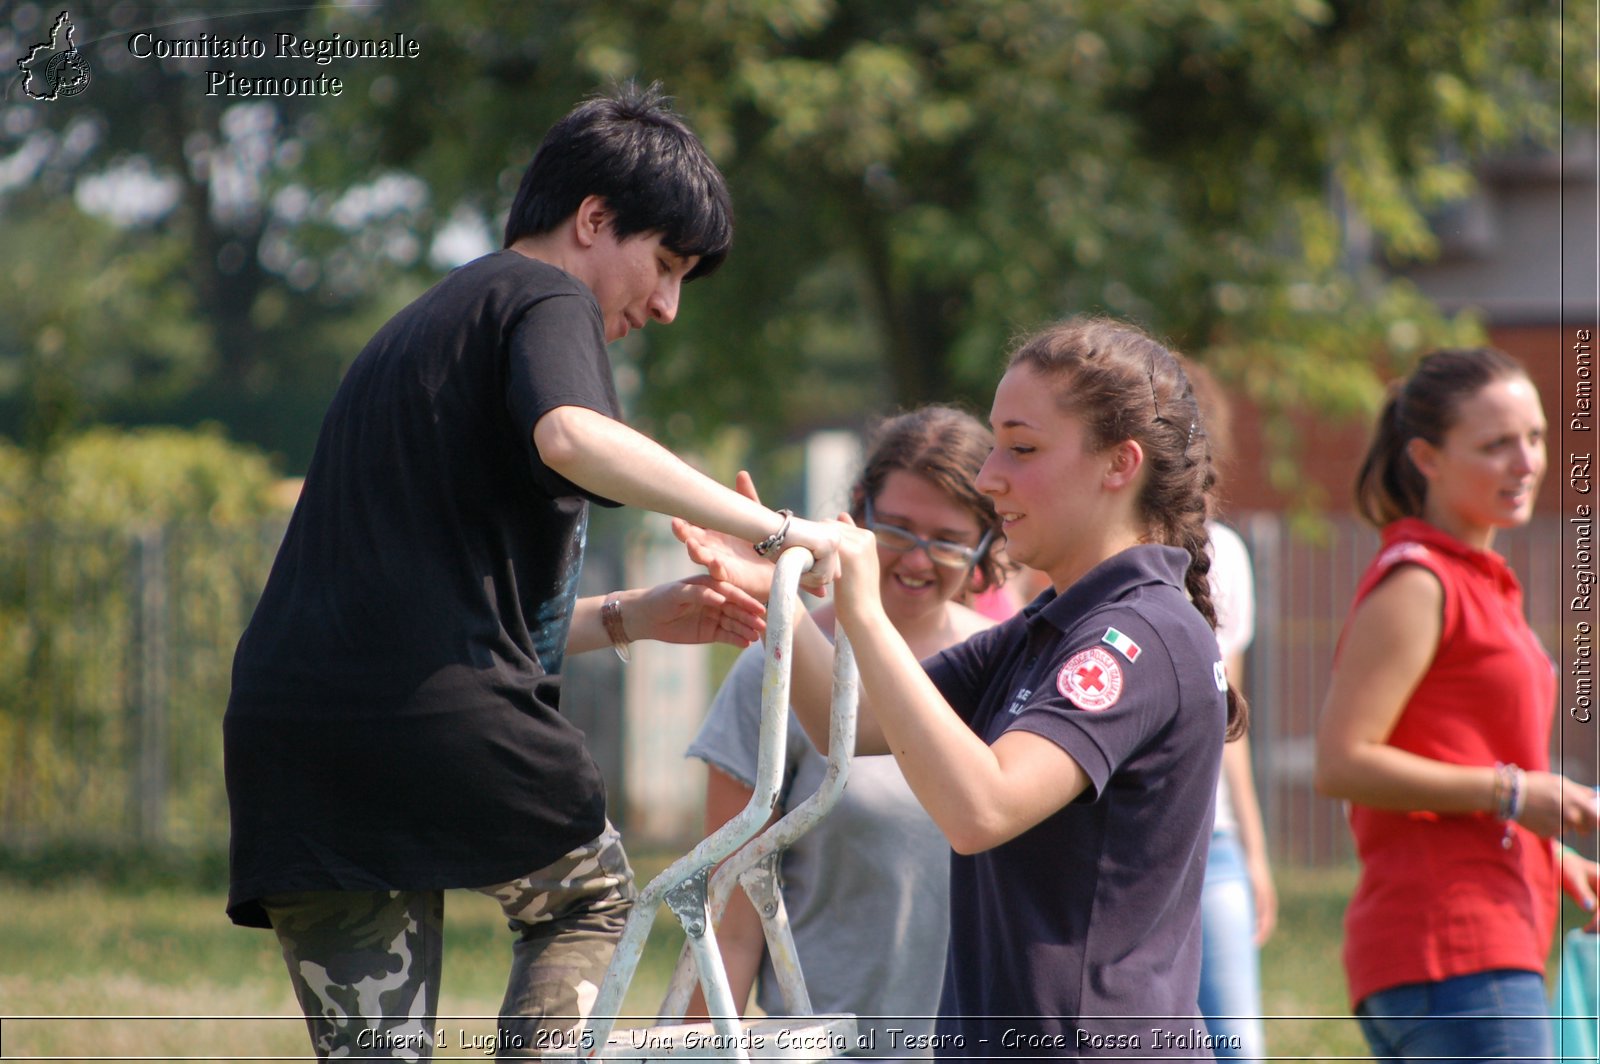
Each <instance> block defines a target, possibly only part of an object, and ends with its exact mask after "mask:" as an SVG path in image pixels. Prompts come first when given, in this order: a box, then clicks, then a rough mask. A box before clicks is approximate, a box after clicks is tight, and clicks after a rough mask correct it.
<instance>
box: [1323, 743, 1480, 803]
mask: <svg viewBox="0 0 1600 1064" xmlns="http://www.w3.org/2000/svg"><path fill="white" fill-rule="evenodd" d="M1316 786H1317V790H1318V791H1319V792H1321V793H1322V794H1324V795H1326V796H1327V797H1329V798H1340V799H1343V800H1345V801H1349V802H1355V803H1357V804H1358V805H1365V806H1370V807H1371V808H1374V809H1387V810H1392V811H1395V812H1418V811H1422V812H1431V813H1487V812H1493V811H1494V809H1495V801H1494V798H1495V772H1494V769H1493V768H1492V767H1489V766H1476V765H1454V764H1450V763H1448V762H1444V761H1435V760H1433V759H1432V758H1428V757H1423V756H1421V755H1420V754H1414V753H1411V752H1410V751H1409V750H1401V749H1399V748H1398V747H1394V746H1390V745H1388V744H1387V743H1379V742H1370V741H1368V742H1356V743H1352V744H1350V745H1349V746H1345V747H1338V748H1332V749H1329V748H1320V747H1319V749H1318V752H1317V772H1316Z"/></svg>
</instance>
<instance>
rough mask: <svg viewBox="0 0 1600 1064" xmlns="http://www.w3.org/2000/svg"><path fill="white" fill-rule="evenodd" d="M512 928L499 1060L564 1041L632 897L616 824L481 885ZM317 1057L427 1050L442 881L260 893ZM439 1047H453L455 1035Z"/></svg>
mask: <svg viewBox="0 0 1600 1064" xmlns="http://www.w3.org/2000/svg"><path fill="white" fill-rule="evenodd" d="M475 889H476V890H477V891H478V893H482V894H488V895H491V896H492V897H494V899H495V900H496V901H498V902H499V903H500V907H501V909H502V910H503V911H504V912H505V914H506V917H507V918H508V920H509V922H510V927H511V930H512V931H513V932H514V933H515V934H516V938H515V940H514V941H513V942H512V947H511V950H512V952H511V975H510V978H509V979H508V980H507V981H506V996H505V1001H504V1002H502V1003H501V1006H500V1024H499V1035H498V1042H497V1048H498V1049H499V1054H500V1057H501V1059H506V1058H515V1057H537V1056H540V1055H541V1054H542V1052H543V1050H545V1049H549V1048H569V1047H570V1046H571V1045H572V1039H571V1038H570V1037H568V1032H570V1031H571V1030H572V1029H573V1028H574V1027H575V1026H577V1024H578V1022H579V1021H580V1020H582V1019H583V1018H584V1017H586V1016H587V1015H588V1012H589V1009H590V1008H592V1007H593V1006H594V1000H595V997H596V996H597V995H598V994H599V991H600V982H601V980H602V979H603V978H604V976H605V970H606V965H607V964H608V963H610V960H611V954H612V952H613V951H614V950H615V949H616V944H617V939H618V937H619V936H620V935H621V934H622V926H623V923H624V922H625V921H626V919H627V916H628V910H629V909H630V908H631V907H632V904H633V896H634V890H633V869H632V868H630V867H629V865H628V858H627V855H626V854H625V853H624V852H623V849H622V840H621V839H620V838H618V836H617V833H616V830H615V829H614V828H612V827H611V825H610V824H607V825H606V830H605V831H604V832H603V833H602V834H601V835H600V836H599V837H598V838H596V839H594V840H593V841H591V842H589V843H587V844H586V845H583V846H580V847H578V848H577V849H576V850H573V851H572V852H571V853H569V854H567V855H566V856H565V857H563V858H561V859H560V860H559V861H556V862H555V863H554V864H551V865H550V866H549V867H547V868H542V869H540V870H539V871H537V872H534V873H532V874H530V875H527V876H524V877H522V878H521V879H517V880H513V881H512V882H509V883H498V884H494V885H492V886H487V887H478V888H475ZM262 902H263V904H264V905H265V906H266V909H267V912H268V914H269V915H270V916H271V917H272V927H273V930H274V931H275V932H276V933H277V935H278V943H279V945H280V946H282V948H283V959H284V962H285V963H286V964H287V965H288V967H289V978H290V979H291V981H292V982H293V983H294V990H295V997H296V998H297V999H298V1000H299V1002H300V1009H301V1011H302V1012H304V1013H305V1016H306V1026H307V1027H308V1028H309V1029H310V1032H311V1044H312V1048H313V1049H314V1050H315V1052H316V1054H317V1057H318V1059H320V1060H341V1059H365V1060H408V1061H423V1060H431V1059H432V1057H433V1050H434V1049H435V1047H436V1045H438V1044H439V1042H438V1040H439V1039H441V1038H442V1037H443V1033H444V1032H443V1029H442V1028H441V1029H439V1030H435V1027H434V1023H435V1020H436V1018H437V1016H438V1006H439V975H440V971H441V968H442V961H443V947H444V892H443V891H437V890H429V891H372V892H360V891H315V892H306V893H300V894H279V895H273V896H272V897H268V898H264V899H262ZM439 1047H440V1048H451V1049H455V1048H457V1047H455V1046H453V1045H451V1044H450V1043H449V1042H448V1041H446V1042H443V1043H442V1045H439Z"/></svg>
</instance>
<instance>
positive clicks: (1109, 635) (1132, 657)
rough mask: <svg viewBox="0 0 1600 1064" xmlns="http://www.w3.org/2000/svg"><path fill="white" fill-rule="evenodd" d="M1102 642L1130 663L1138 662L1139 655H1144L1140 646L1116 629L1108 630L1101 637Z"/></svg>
mask: <svg viewBox="0 0 1600 1064" xmlns="http://www.w3.org/2000/svg"><path fill="white" fill-rule="evenodd" d="M1100 642H1102V643H1105V644H1106V645H1107V646H1109V647H1111V649H1113V650H1115V651H1116V652H1117V653H1119V654H1121V655H1122V656H1123V657H1125V658H1127V659H1128V660H1129V661H1138V660H1139V655H1140V654H1142V653H1144V652H1143V651H1142V650H1140V649H1139V644H1138V643H1135V642H1134V641H1133V640H1132V639H1129V638H1128V637H1127V636H1125V635H1123V634H1122V633H1121V632H1119V631H1117V630H1116V629H1115V628H1107V629H1106V634H1105V635H1103V636H1101V637H1100Z"/></svg>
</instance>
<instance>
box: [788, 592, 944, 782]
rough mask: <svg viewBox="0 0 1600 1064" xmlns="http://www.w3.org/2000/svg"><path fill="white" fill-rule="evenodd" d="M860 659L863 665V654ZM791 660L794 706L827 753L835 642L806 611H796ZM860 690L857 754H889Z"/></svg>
mask: <svg viewBox="0 0 1600 1064" xmlns="http://www.w3.org/2000/svg"><path fill="white" fill-rule="evenodd" d="M856 662H857V666H858V667H859V666H860V656H859V655H857V658H856ZM789 663H790V669H789V704H790V707H791V708H792V709H793V710H794V715H795V719H797V720H798V721H799V722H800V727H801V728H802V729H803V730H804V731H805V733H806V738H808V739H810V740H811V745H812V746H815V747H816V748H817V750H818V752H819V753H821V754H823V755H824V756H826V755H827V753H828V750H829V748H830V746H831V745H832V744H831V742H830V739H831V735H830V731H831V726H832V717H833V668H834V645H833V642H832V641H831V640H830V639H829V638H828V637H827V636H826V635H824V634H823V632H822V629H820V628H818V627H817V622H816V619H815V618H813V617H812V616H810V615H809V614H807V613H806V612H805V611H804V610H799V609H797V610H795V622H794V647H793V652H792V653H791V654H790V656H789ZM917 671H918V672H921V671H922V670H921V669H920V668H919V669H918V670H917ZM924 678H926V677H925V676H924ZM856 691H857V695H858V697H857V700H856V747H855V753H857V754H886V753H888V752H889V747H888V745H887V744H886V743H885V742H884V738H883V733H882V731H881V730H880V729H879V726H878V722H877V715H876V714H875V713H874V712H873V709H872V707H871V705H870V704H869V699H868V697H867V690H866V685H865V684H858V685H857V687H856Z"/></svg>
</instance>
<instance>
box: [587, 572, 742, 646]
mask: <svg viewBox="0 0 1600 1064" xmlns="http://www.w3.org/2000/svg"><path fill="white" fill-rule="evenodd" d="M608 597H609V596H606V595H593V596H590V597H588V598H581V599H579V600H578V601H577V603H576V604H575V605H574V606H573V610H572V627H571V629H570V630H569V631H568V633H567V653H569V654H581V653H583V652H585V651H589V650H597V649H599V648H601V647H607V646H610V645H611V638H610V636H609V635H608V633H607V632H606V628H605V624H604V622H603V621H602V619H601V617H600V607H601V606H602V605H604V604H605V601H606V599H607V598H608ZM617 598H618V600H619V601H620V603H621V607H622V609H621V614H622V627H623V632H624V633H625V635H626V637H627V641H628V642H633V641H634V640H639V639H655V640H658V641H660V642H663V643H727V644H729V645H730V646H736V647H747V646H749V645H750V644H751V643H753V642H754V641H755V640H757V639H759V638H760V637H761V633H762V632H763V631H764V630H765V629H766V608H765V607H764V606H762V605H761V603H760V602H758V601H756V600H755V599H754V598H752V597H750V596H749V595H747V594H745V593H744V592H743V591H741V590H739V589H738V588H737V587H734V586H733V585H732V584H727V583H723V582H722V581H719V580H715V579H713V578H712V577H710V576H691V577H686V578H685V579H683V580H673V581H670V582H668V583H665V584H657V585H656V586H655V587H652V588H645V589H638V588H635V589H633V590H629V591H621V592H618V593H617Z"/></svg>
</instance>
